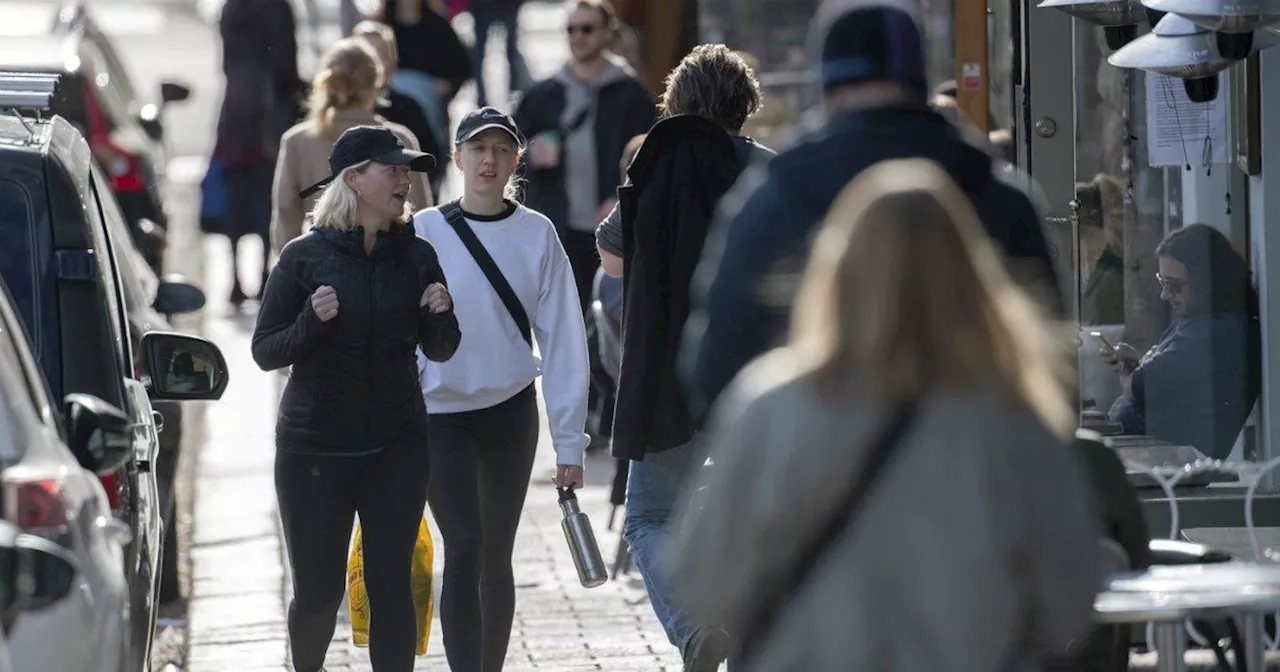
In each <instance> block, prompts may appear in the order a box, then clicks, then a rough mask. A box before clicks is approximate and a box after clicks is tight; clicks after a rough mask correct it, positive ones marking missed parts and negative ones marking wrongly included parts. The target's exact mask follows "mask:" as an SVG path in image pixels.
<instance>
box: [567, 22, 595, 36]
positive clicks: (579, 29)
mask: <svg viewBox="0 0 1280 672" xmlns="http://www.w3.org/2000/svg"><path fill="white" fill-rule="evenodd" d="M599 27H600V26H597V25H596V24H594V23H580V24H577V25H574V24H572V23H571V24H569V25H568V27H566V28H565V31H566V32H568V33H569V34H570V35H574V34H576V33H582V34H583V35H590V34H592V33H594V32H596V29H598V28H599Z"/></svg>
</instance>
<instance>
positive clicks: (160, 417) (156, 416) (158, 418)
mask: <svg viewBox="0 0 1280 672" xmlns="http://www.w3.org/2000/svg"><path fill="white" fill-rule="evenodd" d="M151 419H152V420H154V421H155V423H156V434H159V433H160V432H163V431H164V413H161V412H160V411H151Z"/></svg>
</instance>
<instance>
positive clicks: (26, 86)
mask: <svg viewBox="0 0 1280 672" xmlns="http://www.w3.org/2000/svg"><path fill="white" fill-rule="evenodd" d="M60 77H61V76H60V75H56V74H45V73H38V72H0V108H5V107H7V108H22V109H34V110H47V109H49V108H50V107H51V106H52V103H53V95H54V93H56V92H57V90H58V83H59V81H60Z"/></svg>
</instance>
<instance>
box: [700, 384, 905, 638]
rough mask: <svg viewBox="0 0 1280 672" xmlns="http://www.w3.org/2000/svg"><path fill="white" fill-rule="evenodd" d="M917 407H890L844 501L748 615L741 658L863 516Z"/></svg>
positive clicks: (771, 625) (848, 488) (765, 634)
mask: <svg viewBox="0 0 1280 672" xmlns="http://www.w3.org/2000/svg"><path fill="white" fill-rule="evenodd" d="M916 407H917V402H916V401H915V400H908V401H905V402H902V403H899V404H897V405H896V406H893V407H892V408H890V410H889V414H888V416H887V418H886V420H885V421H884V423H883V424H882V425H881V427H880V428H879V429H878V430H877V431H876V433H875V434H874V435H873V438H872V440H871V446H870V450H869V451H868V453H867V457H866V460H865V462H864V464H863V465H862V468H861V469H859V470H858V472H857V473H856V474H855V475H854V477H853V482H852V483H850V484H849V487H847V488H845V490H844V493H845V494H844V496H843V498H842V499H841V500H840V502H839V504H838V505H837V506H836V507H835V508H834V509H833V510H832V511H831V513H830V515H829V517H828V518H827V520H826V521H825V522H824V523H823V524H822V525H821V526H820V527H819V528H818V532H817V534H815V535H814V537H813V539H812V540H810V541H809V542H808V544H807V545H804V547H803V549H802V552H801V553H800V555H799V559H798V560H797V561H796V563H795V564H794V565H792V566H791V568H790V569H789V570H788V572H787V574H786V575H785V576H783V577H782V579H781V580H780V581H778V582H776V583H775V584H774V586H775V587H774V589H773V590H771V591H769V592H768V593H767V594H766V595H765V597H764V598H763V599H760V600H757V601H756V603H755V605H753V609H752V611H751V612H750V613H748V614H747V618H746V619H744V621H743V622H744V623H745V624H746V626H745V627H744V629H743V631H742V633H741V637H739V638H738V659H739V660H741V661H744V662H745V661H747V660H750V659H751V657H752V655H754V654H755V653H756V651H758V647H759V646H760V644H761V643H763V642H764V641H765V640H766V639H768V637H769V635H770V634H771V633H772V631H773V628H774V625H775V623H777V620H778V617H779V616H781V615H782V614H784V613H786V610H787V608H788V606H790V600H791V598H792V597H793V596H795V595H796V594H797V593H799V591H800V589H801V588H802V587H804V584H805V582H806V581H807V580H808V578H809V576H810V575H811V574H812V573H813V570H814V568H815V567H817V566H818V563H820V562H821V561H822V559H823V558H824V557H826V554H827V552H828V551H829V550H830V549H831V547H832V546H834V545H835V542H836V541H837V540H839V538H840V535H841V534H843V533H844V532H845V531H846V530H847V529H848V528H849V527H850V526H851V525H852V524H853V523H854V522H856V521H857V518H858V512H859V510H860V509H861V508H862V505H863V504H864V503H865V502H866V500H867V496H868V495H870V494H871V491H872V489H873V488H874V487H875V484H876V478H877V477H878V476H879V475H880V474H881V473H882V472H883V471H884V469H885V467H886V466H887V465H888V464H889V460H890V459H891V458H892V457H893V455H894V449H895V448H897V447H898V445H899V444H901V443H902V437H903V436H905V434H906V431H907V428H908V427H910V426H911V422H912V420H914V419H915V415H916ZM713 468H714V467H713ZM801 543H802V544H804V542H801Z"/></svg>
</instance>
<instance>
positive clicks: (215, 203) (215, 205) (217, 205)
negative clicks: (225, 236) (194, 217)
mask: <svg viewBox="0 0 1280 672" xmlns="http://www.w3.org/2000/svg"><path fill="white" fill-rule="evenodd" d="M226 221H227V178H226V168H225V167H224V166H223V165H222V162H221V161H219V160H218V159H217V158H216V157H214V158H210V159H209V165H208V167H207V168H206V169H205V173H204V177H203V178H202V179H201V180H200V229H201V230H202V231H204V232H205V233H223V232H224V231H225V229H226Z"/></svg>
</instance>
